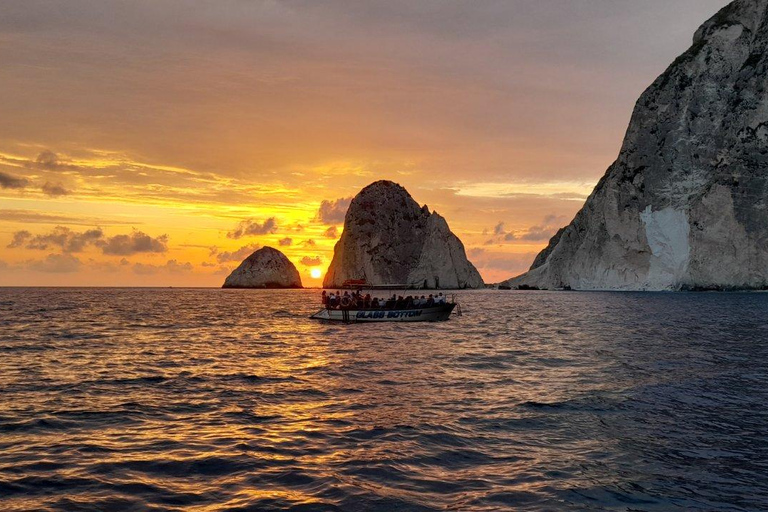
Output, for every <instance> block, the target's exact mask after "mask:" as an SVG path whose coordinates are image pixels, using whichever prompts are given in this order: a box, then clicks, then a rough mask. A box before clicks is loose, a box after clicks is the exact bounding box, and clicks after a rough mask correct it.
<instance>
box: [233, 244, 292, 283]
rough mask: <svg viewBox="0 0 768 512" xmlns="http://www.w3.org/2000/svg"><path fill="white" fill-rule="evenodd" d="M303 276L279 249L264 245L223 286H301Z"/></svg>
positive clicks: (241, 264) (244, 261)
mask: <svg viewBox="0 0 768 512" xmlns="http://www.w3.org/2000/svg"><path fill="white" fill-rule="evenodd" d="M301 287H302V286H301V276H299V271H298V270H296V267H295V266H294V264H293V263H291V262H290V260H289V259H288V258H287V257H286V256H285V254H283V253H282V252H280V251H278V250H277V249H273V248H272V247H262V248H261V249H259V250H258V251H255V252H254V253H253V254H251V255H250V256H248V257H247V258H246V259H245V260H243V262H242V263H240V266H239V267H237V268H236V269H235V270H233V271H232V273H231V274H229V276H228V277H227V279H226V280H225V281H224V285H223V286H222V288H301Z"/></svg>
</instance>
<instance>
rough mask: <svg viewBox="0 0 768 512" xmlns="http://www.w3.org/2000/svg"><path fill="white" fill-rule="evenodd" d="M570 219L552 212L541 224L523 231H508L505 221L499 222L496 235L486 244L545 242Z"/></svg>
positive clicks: (495, 229)
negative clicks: (505, 227)
mask: <svg viewBox="0 0 768 512" xmlns="http://www.w3.org/2000/svg"><path fill="white" fill-rule="evenodd" d="M567 222H568V219H567V218H566V217H564V216H562V215H554V214H550V215H547V216H546V217H544V220H543V221H542V223H541V224H539V225H536V226H531V227H529V228H528V229H526V230H525V231H523V232H521V233H513V232H511V231H510V232H507V231H506V230H505V229H504V223H503V222H499V223H498V224H496V226H495V227H494V228H493V234H494V237H493V238H491V239H489V240H486V242H485V245H493V244H496V243H504V242H517V241H525V242H545V241H547V240H549V239H550V238H552V236H553V235H554V234H555V233H557V230H558V229H560V228H561V227H562V226H564V225H565V224H567Z"/></svg>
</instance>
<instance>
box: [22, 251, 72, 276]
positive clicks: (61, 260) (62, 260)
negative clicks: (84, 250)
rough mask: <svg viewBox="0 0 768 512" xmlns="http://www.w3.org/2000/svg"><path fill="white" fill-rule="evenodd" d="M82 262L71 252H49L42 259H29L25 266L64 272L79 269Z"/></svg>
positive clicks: (36, 269) (52, 271) (38, 269)
mask: <svg viewBox="0 0 768 512" xmlns="http://www.w3.org/2000/svg"><path fill="white" fill-rule="evenodd" d="M81 266H82V262H81V261H80V260H79V259H78V258H76V257H75V256H72V255H71V254H49V255H48V256H47V257H46V258H45V259H44V260H42V261H40V260H37V261H29V262H27V267H28V268H29V269H30V270H34V271H37V272H50V273H53V274H66V273H71V272H77V271H78V270H80V267H81Z"/></svg>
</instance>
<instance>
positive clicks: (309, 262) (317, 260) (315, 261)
mask: <svg viewBox="0 0 768 512" xmlns="http://www.w3.org/2000/svg"><path fill="white" fill-rule="evenodd" d="M322 262H323V258H321V257H320V256H315V257H314V258H310V257H309V256H304V257H303V258H301V264H302V265H306V266H308V267H316V266H318V265H320V264H321V263H322Z"/></svg>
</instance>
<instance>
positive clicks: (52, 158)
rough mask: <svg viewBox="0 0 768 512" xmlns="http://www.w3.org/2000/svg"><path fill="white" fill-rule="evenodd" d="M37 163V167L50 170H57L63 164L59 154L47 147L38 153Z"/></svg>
mask: <svg viewBox="0 0 768 512" xmlns="http://www.w3.org/2000/svg"><path fill="white" fill-rule="evenodd" d="M35 164H36V166H37V167H39V168H41V169H47V170H49V171H55V170H57V169H59V168H60V167H61V166H62V164H61V162H60V161H59V156H58V155H57V154H56V153H54V152H53V151H50V150H47V149H46V150H45V151H43V152H41V153H40V154H39V155H37V158H36V159H35Z"/></svg>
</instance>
